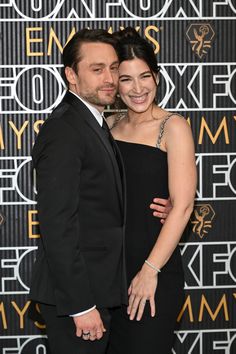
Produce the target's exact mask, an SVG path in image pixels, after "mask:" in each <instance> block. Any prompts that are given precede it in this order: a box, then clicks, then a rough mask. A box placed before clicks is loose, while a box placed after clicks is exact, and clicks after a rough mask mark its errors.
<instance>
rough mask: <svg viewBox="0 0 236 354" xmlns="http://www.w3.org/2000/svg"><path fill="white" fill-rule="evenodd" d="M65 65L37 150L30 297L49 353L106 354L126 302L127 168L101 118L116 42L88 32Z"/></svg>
mask: <svg viewBox="0 0 236 354" xmlns="http://www.w3.org/2000/svg"><path fill="white" fill-rule="evenodd" d="M63 61H64V66H65V76H66V79H67V81H68V86H69V91H68V92H67V93H66V95H65V97H64V99H63V100H62V102H61V103H60V104H59V106H58V107H57V108H56V109H55V110H54V112H53V113H52V115H51V116H50V117H49V119H48V120H47V121H46V122H45V124H44V125H43V127H42V129H41V132H40V133H39V135H38V138H37V140H36V143H35V146H34V149H33V154H32V157H33V163H34V167H35V169H36V176H37V190H38V212H39V221H40V232H41V244H40V247H39V250H38V256H37V261H36V264H35V267H34V271H33V277H32V287H31V298H32V299H33V300H36V301H37V302H39V303H40V309H41V312H42V315H43V317H44V319H45V322H46V326H47V333H48V339H49V345H50V349H51V352H52V354H65V353H69V354H74V353H79V354H83V353H86V354H87V353H96V354H100V353H104V352H105V348H106V345H107V341H108V337H109V324H110V316H111V315H110V312H109V309H110V308H112V307H115V306H120V305H121V304H122V303H127V287H126V275H125V262H124V225H125V184H124V180H123V177H124V171H123V165H122V161H121V158H120V153H119V151H118V149H117V147H116V144H115V142H114V140H113V139H112V137H111V135H110V133H109V130H108V128H107V125H106V122H105V121H104V119H103V116H102V112H103V110H104V107H105V106H106V105H109V104H112V103H113V102H114V98H115V95H116V91H117V83H118V66H119V62H118V58H117V55H116V51H115V42H114V39H113V38H112V36H111V35H110V34H108V33H107V32H106V31H103V30H87V29H84V30H82V31H80V32H78V33H76V34H75V36H74V37H73V38H72V40H71V41H70V42H69V43H68V44H67V46H66V47H65V49H64V52H63ZM154 208H155V207H154ZM156 210H157V211H158V210H159V211H160V210H161V211H162V212H166V209H165V208H164V207H159V209H158V208H156ZM159 216H161V215H159ZM164 216H165V215H164ZM98 339H101V340H99V341H98Z"/></svg>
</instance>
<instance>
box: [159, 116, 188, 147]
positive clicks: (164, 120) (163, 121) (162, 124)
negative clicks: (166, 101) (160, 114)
mask: <svg viewBox="0 0 236 354" xmlns="http://www.w3.org/2000/svg"><path fill="white" fill-rule="evenodd" d="M172 116H180V117H181V118H183V117H182V116H181V114H179V113H170V114H168V116H166V117H165V118H164V119H163V120H162V122H161V125H160V132H159V136H158V139H157V144H156V147H157V148H158V149H160V146H161V139H162V137H163V135H164V131H165V125H166V122H167V121H168V120H169V118H170V117H172Z"/></svg>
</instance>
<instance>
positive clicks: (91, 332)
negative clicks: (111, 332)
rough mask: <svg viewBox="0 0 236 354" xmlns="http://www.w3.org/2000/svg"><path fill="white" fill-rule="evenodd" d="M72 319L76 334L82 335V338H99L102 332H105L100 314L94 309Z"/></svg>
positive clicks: (92, 339)
mask: <svg viewBox="0 0 236 354" xmlns="http://www.w3.org/2000/svg"><path fill="white" fill-rule="evenodd" d="M73 320H74V323H75V326H76V336H77V337H82V338H83V339H84V340H91V341H94V340H95V339H101V338H102V336H103V333H104V332H106V330H105V328H104V326H103V322H102V319H101V317H100V314H99V312H98V310H96V309H94V310H91V311H90V312H88V313H86V314H84V315H81V316H75V317H73Z"/></svg>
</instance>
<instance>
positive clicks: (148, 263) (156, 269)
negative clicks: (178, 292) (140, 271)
mask: <svg viewBox="0 0 236 354" xmlns="http://www.w3.org/2000/svg"><path fill="white" fill-rule="evenodd" d="M145 263H146V264H147V265H148V266H149V267H151V268H152V269H154V270H155V271H156V272H157V273H161V270H160V269H159V268H157V267H155V266H154V265H153V264H152V263H150V262H149V261H148V260H147V259H145Z"/></svg>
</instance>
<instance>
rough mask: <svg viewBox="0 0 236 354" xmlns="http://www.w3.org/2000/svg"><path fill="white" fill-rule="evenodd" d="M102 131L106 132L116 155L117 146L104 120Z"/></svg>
mask: <svg viewBox="0 0 236 354" xmlns="http://www.w3.org/2000/svg"><path fill="white" fill-rule="evenodd" d="M102 130H103V132H104V135H105V136H106V138H107V139H108V140H109V142H110V144H111V147H112V150H113V151H114V154H115V155H116V147H115V144H114V140H113V137H112V135H111V133H110V129H109V127H108V125H107V122H106V121H105V119H104V118H103V122H102Z"/></svg>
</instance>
